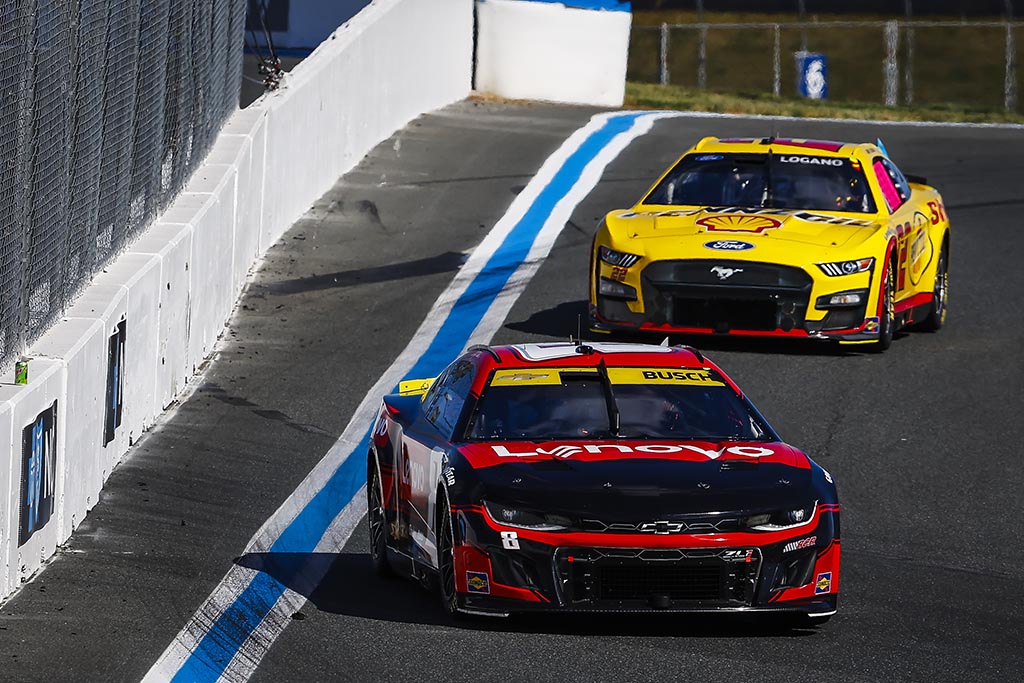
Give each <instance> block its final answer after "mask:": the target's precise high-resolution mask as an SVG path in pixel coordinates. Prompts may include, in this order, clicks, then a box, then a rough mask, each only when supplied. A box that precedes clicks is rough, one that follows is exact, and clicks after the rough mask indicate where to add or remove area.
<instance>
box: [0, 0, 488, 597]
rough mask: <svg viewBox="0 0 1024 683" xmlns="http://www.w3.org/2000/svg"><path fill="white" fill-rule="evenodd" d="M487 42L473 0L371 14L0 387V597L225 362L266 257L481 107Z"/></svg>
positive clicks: (244, 115)
mask: <svg viewBox="0 0 1024 683" xmlns="http://www.w3.org/2000/svg"><path fill="white" fill-rule="evenodd" d="M472 41H473V5H472V0H376V1H375V2H373V3H372V4H370V5H369V6H368V7H366V9H364V10H363V11H362V12H360V13H359V14H358V15H356V16H355V17H354V18H352V19H351V20H350V21H349V22H348V23H347V24H345V25H344V26H342V27H340V28H339V29H338V30H336V31H335V32H334V33H333V34H332V36H331V37H330V38H329V39H328V40H327V41H326V42H325V43H323V44H322V45H321V46H320V47H318V48H317V49H316V50H315V51H314V53H313V54H312V55H311V56H310V57H309V58H308V59H307V60H306V61H304V62H303V63H301V64H300V65H299V66H298V67H296V69H295V70H294V71H293V72H292V73H291V74H289V75H288V76H287V77H286V78H285V80H284V83H283V85H282V87H281V89H279V90H278V91H276V92H274V93H271V94H269V95H267V96H264V97H263V98H261V99H260V100H259V101H257V102H256V103H255V104H254V105H252V106H250V107H249V108H247V109H245V110H242V111H239V112H236V114H235V115H234V116H233V117H232V118H231V120H230V121H229V122H228V123H227V124H226V125H225V127H224V129H223V130H222V131H221V134H220V136H219V137H218V140H217V142H216V144H215V145H214V148H213V149H212V151H211V152H210V154H209V156H208V157H207V159H206V161H205V163H204V165H203V167H202V168H200V169H199V170H198V171H197V172H196V173H195V174H194V176H193V177H192V178H191V179H190V181H189V183H188V185H187V187H186V188H185V190H184V191H183V192H182V194H181V195H179V197H178V198H177V199H176V200H175V201H174V202H173V204H172V205H171V206H170V207H169V208H168V210H167V211H166V212H165V213H164V214H163V215H162V216H160V217H159V218H158V219H157V220H156V222H155V223H154V224H153V225H151V226H150V227H149V228H148V229H147V230H146V231H145V233H144V234H143V235H142V236H141V237H140V238H139V239H138V240H137V241H136V242H135V243H133V244H132V245H131V246H130V247H129V248H128V249H127V251H126V252H125V253H123V254H122V255H121V256H120V257H119V258H118V259H117V260H116V261H115V262H114V263H112V264H111V265H110V266H109V267H107V268H106V269H105V270H104V272H102V273H100V274H98V275H97V276H96V278H95V279H94V281H93V284H92V285H91V286H90V288H88V289H87V290H86V292H85V293H84V294H83V295H82V296H81V297H80V298H79V299H78V300H77V301H76V302H75V303H74V305H73V306H72V307H71V308H70V309H68V310H67V311H66V312H65V316H64V317H63V319H62V320H61V321H60V322H58V323H57V324H56V325H55V326H54V327H53V328H52V329H51V330H49V331H48V332H47V333H46V334H45V335H44V336H43V337H42V338H41V339H40V340H39V341H38V342H37V343H36V344H34V345H33V347H32V348H31V349H30V350H29V353H28V355H29V357H30V358H31V360H30V362H29V383H28V384H27V385H15V384H13V373H10V374H9V375H8V376H7V377H3V378H0V380H2V381H0V599H2V598H3V597H5V596H7V595H9V594H10V593H12V592H13V591H14V590H16V589H17V588H18V586H19V585H20V584H21V583H22V582H23V581H24V580H26V579H27V578H28V577H29V576H31V575H32V574H33V573H34V572H36V571H37V570H38V569H39V568H40V566H41V565H42V563H43V562H45V561H46V559H47V558H48V557H50V555H52V554H53V553H54V551H55V549H56V547H57V545H58V544H60V543H62V542H64V541H65V540H66V539H67V538H68V536H69V535H70V534H71V532H72V531H73V530H74V528H75V527H76V526H77V525H78V524H79V523H80V522H81V521H82V519H83V517H84V516H85V514H86V513H87V512H88V510H89V509H91V508H92V506H93V505H95V503H96V500H97V498H98V495H99V491H100V488H101V486H102V484H103V482H104V481H105V480H106V478H107V477H108V476H109V474H110V472H111V470H112V469H113V467H115V466H116V465H117V463H118V462H119V461H120V459H121V458H122V457H123V455H124V454H125V452H126V451H127V450H128V449H129V447H130V446H131V445H132V444H133V443H135V442H136V441H137V440H138V439H139V437H140V436H141V434H142V433H143V432H144V431H145V430H146V429H148V428H149V427H150V426H151V425H152V424H153V422H154V420H155V419H156V418H157V416H158V415H159V414H160V413H161V412H162V411H163V410H164V409H165V408H167V407H168V406H170V405H171V404H173V402H174V401H175V400H176V399H177V398H179V397H180V396H181V393H182V391H183V389H184V388H185V385H186V383H187V382H188V380H189V378H190V377H191V376H192V375H193V374H194V373H195V372H196V371H197V369H199V368H200V366H201V364H202V363H203V362H204V361H205V360H206V359H208V358H210V356H211V354H212V353H213V351H214V349H215V345H216V342H217V339H218V337H219V336H220V334H221V333H222V331H223V329H224V324H225V322H226V321H227V319H228V318H229V317H230V315H231V312H232V310H233V308H234V305H235V303H236V301H237V299H238V296H239V294H240V293H241V291H242V288H243V286H244V284H245V281H246V277H247V275H248V273H249V272H250V270H251V268H252V266H253V264H254V262H255V261H256V260H257V259H258V258H259V256H260V255H261V254H263V253H264V252H265V251H266V250H267V249H268V248H269V247H270V246H271V245H272V244H273V243H274V242H275V241H276V240H277V239H278V238H279V237H280V236H281V235H282V234H283V233H284V232H285V231H286V230H287V229H288V228H289V227H290V226H291V225H292V223H294V222H295V221H296V220H297V219H298V218H300V217H301V216H302V215H303V213H305V211H306V210H307V209H308V208H309V207H310V206H311V205H312V204H313V202H314V201H316V200H317V199H318V198H319V197H320V196H321V195H322V194H323V193H324V192H326V191H327V190H328V189H329V188H330V187H331V186H332V185H333V184H334V183H335V181H336V180H337V178H338V177H339V176H340V175H342V174H343V173H345V172H346V171H348V170H349V169H351V168H353V167H354V166H355V165H356V164H357V163H358V162H359V160H360V159H362V157H363V156H365V154H366V153H367V152H368V151H370V149H372V148H373V146H374V145H376V144H377V143H379V142H380V141H382V140H384V139H386V138H388V137H389V136H390V135H391V134H392V133H393V132H394V131H396V130H398V129H399V128H401V127H402V126H404V125H405V124H406V123H408V122H409V121H410V120H412V119H413V118H415V117H416V116H418V115H420V114H422V113H423V112H426V111H430V110H432V109H436V108H438V107H441V106H443V105H445V104H448V103H450V102H454V101H457V100H459V99H462V98H463V97H465V96H466V95H467V94H468V93H469V90H470V80H471V68H472ZM122 321H124V323H125V326H126V341H125V358H124V367H123V370H122V372H123V375H124V392H123V401H124V403H123V414H122V422H121V426H120V427H119V428H118V429H117V431H116V432H115V434H114V439H113V440H112V441H111V442H110V443H108V444H106V445H104V444H103V436H104V408H105V403H106V378H107V369H108V343H109V339H110V335H111V334H112V333H113V332H114V331H115V330H116V328H117V325H118V323H120V322H122ZM54 401H57V413H58V415H57V430H56V434H57V443H56V446H57V451H56V470H55V472H54V475H55V477H56V480H55V487H56V495H55V498H54V512H53V516H52V517H51V518H50V520H49V521H48V522H47V523H46V525H45V526H43V527H41V528H40V529H39V530H38V531H36V532H35V534H34V535H32V536H31V538H29V539H28V542H27V543H25V544H24V545H22V546H20V547H19V546H18V525H19V517H18V514H19V510H20V496H21V478H22V457H23V456H22V434H23V430H24V428H25V426H27V425H29V424H31V423H32V422H33V421H34V420H35V418H36V416H37V415H38V414H39V413H40V412H41V411H42V410H44V409H45V408H46V407H48V406H50V405H52V404H53V402H54Z"/></svg>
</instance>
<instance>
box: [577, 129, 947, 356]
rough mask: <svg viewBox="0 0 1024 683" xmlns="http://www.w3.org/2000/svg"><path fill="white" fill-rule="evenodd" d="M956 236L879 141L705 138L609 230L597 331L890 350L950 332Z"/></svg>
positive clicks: (609, 219) (925, 191) (926, 191)
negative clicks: (920, 334)
mask: <svg viewBox="0 0 1024 683" xmlns="http://www.w3.org/2000/svg"><path fill="white" fill-rule="evenodd" d="M949 231H950V226H949V219H948V218H947V217H946V211H945V208H944V206H943V203H942V197H941V196H940V195H939V193H938V191H937V190H936V189H935V188H934V187H931V186H929V185H928V184H927V182H926V181H925V180H924V179H923V178H918V177H914V176H909V177H908V176H905V175H903V173H901V172H900V170H899V169H898V168H897V167H896V165H895V164H894V163H893V162H892V161H891V160H890V159H889V157H888V154H887V152H886V151H885V148H884V146H883V145H882V144H881V142H880V141H879V142H878V143H877V144H870V143H863V144H850V143H844V142H831V141H825V140H795V139H781V138H771V137H769V138H760V139H753V138H743V139H737V138H730V139H718V138H711V137H709V138H704V139H703V140H701V141H700V142H699V143H697V145H696V146H695V147H693V148H692V149H690V150H689V151H688V152H686V154H684V155H683V156H682V157H681V158H680V159H679V160H678V161H677V162H676V163H675V165H673V166H672V168H670V169H669V170H668V172H666V173H665V174H664V175H663V176H662V177H661V178H660V179H659V180H658V182H657V183H655V185H654V187H653V188H651V190H650V191H649V192H648V193H647V194H646V195H645V196H644V198H643V199H641V200H640V202H639V203H637V204H636V205H635V206H633V207H632V208H630V209H625V210H617V211H612V212H610V213H609V214H608V215H607V216H606V217H605V219H604V221H603V222H602V223H601V225H600V227H599V228H598V231H597V234H596V235H595V238H594V243H593V247H592V253H591V263H590V316H591V327H592V329H593V330H594V331H597V332H611V331H614V330H632V331H649V332H657V333H683V334H730V335H752V336H782V337H811V338H816V339H832V340H837V341H839V342H843V343H852V344H870V345H873V346H874V348H876V349H877V350H884V349H886V348H888V346H889V345H890V343H891V342H892V338H893V334H894V332H895V331H896V330H898V329H900V328H901V327H903V326H906V325H910V324H916V325H917V326H918V327H919V328H921V329H926V330H931V331H935V330H938V329H939V328H940V327H942V324H943V323H944V322H945V319H946V307H947V297H948V286H949V272H948V269H949Z"/></svg>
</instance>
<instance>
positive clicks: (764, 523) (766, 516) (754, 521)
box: [746, 501, 818, 531]
mask: <svg viewBox="0 0 1024 683" xmlns="http://www.w3.org/2000/svg"><path fill="white" fill-rule="evenodd" d="M817 505H818V502H817V501H815V502H813V503H811V504H810V505H808V506H805V507H796V508H789V509H786V510H777V511H775V512H764V513H760V514H756V515H751V516H749V517H747V520H746V522H747V527H748V528H750V529H753V530H754V531H782V530H783V529H796V528H797V527H802V526H806V525H807V524H810V523H811V522H812V521H814V509H815V508H816V507H817Z"/></svg>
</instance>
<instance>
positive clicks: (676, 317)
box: [672, 297, 803, 332]
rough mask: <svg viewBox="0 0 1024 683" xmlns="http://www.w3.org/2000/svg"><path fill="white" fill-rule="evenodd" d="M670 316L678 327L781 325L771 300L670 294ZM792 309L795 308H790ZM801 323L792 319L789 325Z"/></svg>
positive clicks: (768, 327)
mask: <svg viewBox="0 0 1024 683" xmlns="http://www.w3.org/2000/svg"><path fill="white" fill-rule="evenodd" d="M672 303H673V309H672V311H673V315H672V319H673V321H674V322H675V324H676V325H678V326H680V327H709V328H711V329H713V330H715V331H716V332H718V331H720V332H728V331H730V330H774V329H776V328H778V327H781V326H782V325H783V321H782V319H781V318H780V316H779V306H778V304H777V303H776V302H774V301H749V300H743V299H740V300H721V299H713V298H712V299H690V298H685V297H674V298H673V300H672ZM794 310H795V309H794ZM798 324H799V325H801V326H802V325H803V316H801V319H800V321H799V323H797V321H796V320H795V319H794V320H793V322H792V324H790V326H789V329H793V328H794V327H796V326H797V325H798Z"/></svg>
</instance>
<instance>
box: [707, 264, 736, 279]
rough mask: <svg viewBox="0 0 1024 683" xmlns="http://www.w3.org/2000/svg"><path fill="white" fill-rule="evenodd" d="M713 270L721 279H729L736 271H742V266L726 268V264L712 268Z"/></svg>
mask: <svg viewBox="0 0 1024 683" xmlns="http://www.w3.org/2000/svg"><path fill="white" fill-rule="evenodd" d="M711 272H712V273H714V274H715V275H717V276H718V279H719V280H728V279H729V278H731V277H732V276H733V275H735V274H736V273H742V272H743V269H742V268H726V267H725V266H715V267H714V268H712V269H711Z"/></svg>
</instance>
